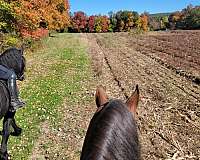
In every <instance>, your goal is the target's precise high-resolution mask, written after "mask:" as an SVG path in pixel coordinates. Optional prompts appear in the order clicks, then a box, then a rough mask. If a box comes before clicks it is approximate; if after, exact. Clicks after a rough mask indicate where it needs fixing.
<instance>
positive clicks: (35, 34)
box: [20, 28, 49, 40]
mask: <svg viewBox="0 0 200 160" xmlns="http://www.w3.org/2000/svg"><path fill="white" fill-rule="evenodd" d="M20 33H21V36H22V37H23V38H33V39H35V40H37V39H40V38H42V37H46V36H48V34H49V31H48V30H47V29H44V28H37V29H36V30H34V31H31V30H27V29H26V28H23V29H21V30H20Z"/></svg>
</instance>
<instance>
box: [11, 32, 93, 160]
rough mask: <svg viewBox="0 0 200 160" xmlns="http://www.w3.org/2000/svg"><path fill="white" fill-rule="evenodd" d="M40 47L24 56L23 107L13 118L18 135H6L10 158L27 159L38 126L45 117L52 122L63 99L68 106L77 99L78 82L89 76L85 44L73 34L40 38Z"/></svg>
mask: <svg viewBox="0 0 200 160" xmlns="http://www.w3.org/2000/svg"><path fill="white" fill-rule="evenodd" d="M42 46H44V48H43V49H38V51H36V52H35V53H31V54H28V55H27V60H28V65H29V66H28V67H27V68H28V71H27V81H25V82H23V83H22V86H21V97H22V98H23V99H25V100H26V103H27V105H26V107H25V108H23V109H20V110H19V111H17V114H16V121H17V123H18V125H19V126H20V127H21V128H22V129H23V133H22V135H21V136H20V137H10V139H9V142H8V146H9V147H8V151H9V154H10V155H11V158H12V159H15V160H22V159H28V157H29V156H30V155H31V153H32V149H33V146H34V143H35V142H36V140H37V138H38V136H39V135H40V125H41V123H42V122H44V121H46V120H48V121H49V122H50V123H51V125H53V126H54V127H57V126H56V124H57V122H58V121H59V119H60V118H61V117H62V114H61V113H59V112H58V110H59V107H62V104H63V102H64V100H65V99H67V101H68V103H71V104H72V105H73V104H75V103H76V102H77V101H80V99H81V97H80V96H78V93H79V92H80V91H81V82H82V81H83V80H87V77H88V75H90V74H91V73H90V69H89V66H90V62H89V60H88V58H87V55H86V47H85V46H84V45H83V44H82V43H81V42H80V41H79V39H78V37H76V35H72V34H58V35H56V37H55V38H47V39H45V40H43V41H42Z"/></svg>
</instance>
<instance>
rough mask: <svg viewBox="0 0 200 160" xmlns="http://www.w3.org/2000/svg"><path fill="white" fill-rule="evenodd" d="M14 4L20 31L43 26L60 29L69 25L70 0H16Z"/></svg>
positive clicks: (32, 29)
mask: <svg viewBox="0 0 200 160" xmlns="http://www.w3.org/2000/svg"><path fill="white" fill-rule="evenodd" d="M12 6H13V8H14V10H15V12H16V14H17V16H18V22H17V23H18V28H19V31H20V32H23V31H24V30H27V32H28V31H34V30H36V29H37V28H41V27H43V28H47V29H49V30H60V29H64V28H65V27H67V26H68V25H69V3H68V0H29V1H27V0H15V1H13V2H12Z"/></svg>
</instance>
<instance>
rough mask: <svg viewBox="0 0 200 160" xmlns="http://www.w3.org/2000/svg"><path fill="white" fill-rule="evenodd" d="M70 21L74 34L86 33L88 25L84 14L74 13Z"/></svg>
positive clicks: (80, 12)
mask: <svg viewBox="0 0 200 160" xmlns="http://www.w3.org/2000/svg"><path fill="white" fill-rule="evenodd" d="M71 21H72V26H73V30H74V32H86V30H87V26H88V25H87V16H86V14H85V13H84V12H82V11H79V12H75V13H74V16H73V17H72V20H71Z"/></svg>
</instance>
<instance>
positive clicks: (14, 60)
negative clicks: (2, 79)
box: [0, 47, 25, 77]
mask: <svg viewBox="0 0 200 160" xmlns="http://www.w3.org/2000/svg"><path fill="white" fill-rule="evenodd" d="M0 65H3V66H5V67H6V68H8V69H13V70H14V71H15V73H16V75H17V76H18V77H19V76H20V75H22V74H23V72H24V69H25V58H24V57H23V49H17V48H15V47H13V48H9V49H7V50H6V51H4V52H3V53H2V54H1V55H0Z"/></svg>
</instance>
